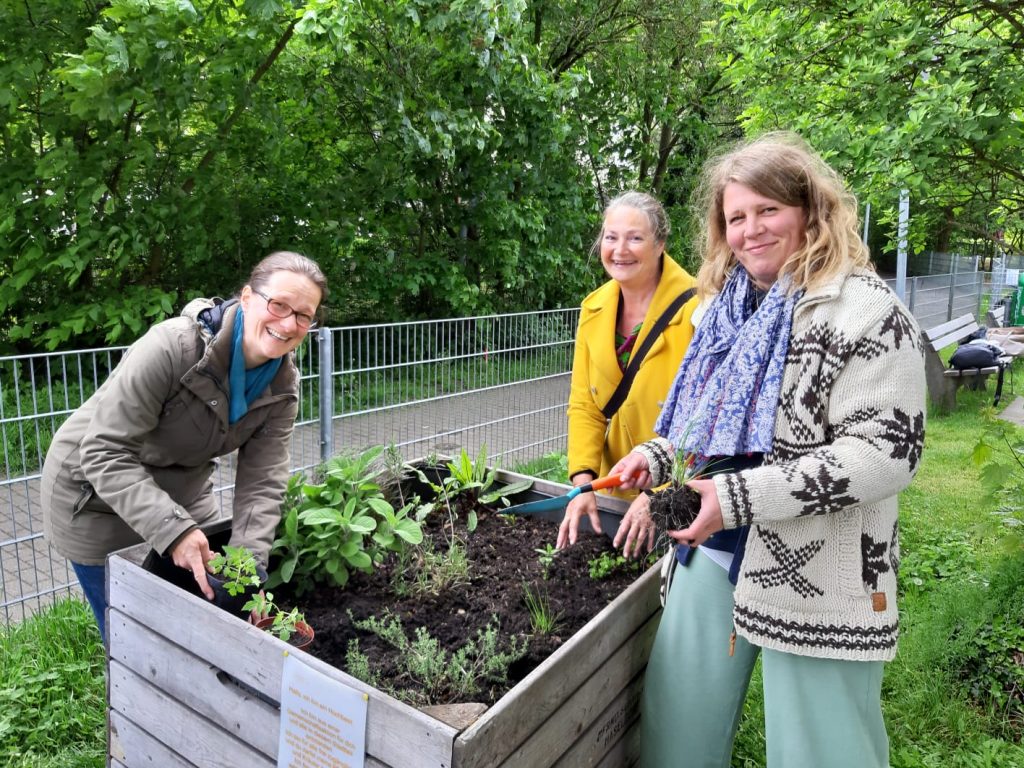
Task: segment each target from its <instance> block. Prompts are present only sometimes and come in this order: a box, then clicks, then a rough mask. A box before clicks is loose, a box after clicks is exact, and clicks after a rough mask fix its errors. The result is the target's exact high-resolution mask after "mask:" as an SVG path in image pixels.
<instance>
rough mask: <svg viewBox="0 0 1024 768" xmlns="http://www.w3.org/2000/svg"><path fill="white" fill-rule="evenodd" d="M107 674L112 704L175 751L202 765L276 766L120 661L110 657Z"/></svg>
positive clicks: (235, 767)
mask: <svg viewBox="0 0 1024 768" xmlns="http://www.w3.org/2000/svg"><path fill="white" fill-rule="evenodd" d="M108 675H109V690H110V706H111V708H112V709H113V710H114V711H115V712H119V713H120V714H121V715H123V716H124V717H125V718H128V719H131V720H132V721H133V722H134V723H135V724H136V725H138V727H139V728H140V729H142V730H143V731H145V732H146V733H149V734H151V735H152V736H153V738H155V739H157V740H158V741H160V742H162V743H163V744H164V745H166V746H167V748H168V749H170V750H171V751H172V752H174V753H176V754H178V755H182V756H188V758H189V759H191V760H192V761H193V762H195V763H196V765H198V766H200V768H205V766H214V765H216V766H218V768H273V767H274V765H275V763H276V761H273V760H270V759H268V758H267V757H266V756H265V755H263V754H262V753H260V752H259V751H258V750H256V749H254V748H253V747H251V746H249V745H248V744H247V743H246V742H245V741H243V740H242V739H238V738H235V737H234V736H232V735H231V734H230V733H228V732H227V731H225V730H223V729H222V728H220V727H218V726H217V725H216V724H214V723H209V722H206V721H205V720H204V719H203V718H201V717H196V716H195V712H193V711H192V710H191V709H189V708H188V707H186V706H185V705H183V704H181V703H180V702H178V701H176V700H175V699H173V698H171V697H170V696H168V695H166V694H165V693H163V691H161V690H159V689H158V688H156V687H155V686H152V685H150V684H149V683H147V682H146V681H145V680H143V679H142V678H141V677H139V676H138V675H136V674H135V673H134V672H132V671H131V670H130V669H128V668H127V667H124V666H122V665H121V664H120V663H118V662H116V661H111V662H110V665H109V667H108ZM140 758H141V756H140ZM126 762H127V763H128V764H129V765H131V766H133V765H136V764H138V765H141V764H143V761H142V760H141V759H136V758H135V757H134V756H131V755H128V756H127V758H126Z"/></svg>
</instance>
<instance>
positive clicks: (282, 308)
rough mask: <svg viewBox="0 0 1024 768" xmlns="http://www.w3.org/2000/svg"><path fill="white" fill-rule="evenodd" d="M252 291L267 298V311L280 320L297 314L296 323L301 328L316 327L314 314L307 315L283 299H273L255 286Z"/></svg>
mask: <svg viewBox="0 0 1024 768" xmlns="http://www.w3.org/2000/svg"><path fill="white" fill-rule="evenodd" d="M252 292H253V293H255V294H258V295H260V296H262V297H263V298H264V299H266V300H267V312H269V313H270V314H272V315H273V316H274V317H276V318H278V319H279V320H284V319H285V318H286V317H291V316H292V315H295V324H296V325H297V326H299V328H305V329H306V330H307V331H308V330H310V329H312V328H316V326H317V321H316V318H315V317H313V315H307V314H306V313H305V312H296V311H295V310H294V309H292V308H291V307H289V306H288V305H287V304H285V303H284V302H283V301H278V300H277V299H272V298H270V297H269V296H267V294H265V293H263V291H257V290H256V289H255V288H253V289H252Z"/></svg>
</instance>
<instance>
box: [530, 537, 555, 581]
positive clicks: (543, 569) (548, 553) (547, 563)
mask: <svg viewBox="0 0 1024 768" xmlns="http://www.w3.org/2000/svg"><path fill="white" fill-rule="evenodd" d="M533 551H534V552H536V553H537V561H538V562H539V563H540V573H541V576H542V577H543V578H544V580H545V581H547V579H548V577H549V576H550V575H551V566H553V565H554V564H555V559H556V558H557V557H558V553H559V551H560V550H558V549H555V545H554V544H550V543H549V544H545V545H544V546H543V547H539V548H537V549H535V550H533Z"/></svg>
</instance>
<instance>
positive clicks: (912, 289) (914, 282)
mask: <svg viewBox="0 0 1024 768" xmlns="http://www.w3.org/2000/svg"><path fill="white" fill-rule="evenodd" d="M917 280H918V279H917V278H916V277H912V278H910V303H909V304H908V305H907V309H909V310H910V314H914V303H915V301H916V299H917Z"/></svg>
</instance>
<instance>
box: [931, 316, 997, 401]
mask: <svg viewBox="0 0 1024 768" xmlns="http://www.w3.org/2000/svg"><path fill="white" fill-rule="evenodd" d="M980 328H981V326H980V325H978V322H977V321H976V320H975V319H974V315H972V314H970V313H968V314H966V315H961V316H960V317H958V318H956V319H954V320H949V321H948V322H945V323H942V324H941V325H937V326H935V327H934V328H928V329H925V330H922V331H921V335H922V337H923V340H924V348H925V368H924V371H925V380H926V381H927V383H928V395H929V397H930V398H931V400H932V402H933V403H934V404H935V405H936V406H938V407H939V408H941V409H943V410H951V409H952V408H954V407H956V391H957V389H959V388H960V385H961V384H968V386H970V387H971V388H972V389H983V388H984V386H985V381H986V379H987V378H988V377H989V376H990V375H991V374H993V373H994V374H996V376H997V378H996V392H995V401H994V402H993V403H992V404H993V405H998V404H999V399H1000V397H1001V396H1002V394H1003V372H1004V371H1005V370H1006V369H1007V368H1009V367H1010V366H1011V364H1012V363H1013V356H1012V355H1002V356H1001V357H1000V358H999V360H998V361H997V363H996V365H992V366H986V367H984V368H951V367H949V366H947V365H946V364H945V363H944V362H942V358H941V357H940V355H939V351H940V350H942V349H943V348H945V347H948V346H949V345H950V344H955V343H957V342H959V341H962V340H963V339H966V338H967V337H968V336H970V335H972V334H974V333H977V332H978V330H979V329H980ZM1012 388H1013V386H1012V383H1011V391H1012Z"/></svg>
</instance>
